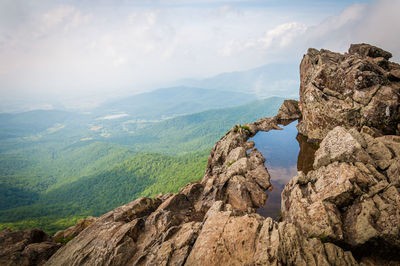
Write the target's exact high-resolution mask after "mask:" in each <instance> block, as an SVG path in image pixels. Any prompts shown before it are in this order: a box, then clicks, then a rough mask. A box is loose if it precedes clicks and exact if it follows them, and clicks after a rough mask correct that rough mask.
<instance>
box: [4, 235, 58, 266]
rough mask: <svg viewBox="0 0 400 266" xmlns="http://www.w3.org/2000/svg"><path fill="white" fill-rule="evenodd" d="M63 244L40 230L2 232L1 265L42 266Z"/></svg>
mask: <svg viewBox="0 0 400 266" xmlns="http://www.w3.org/2000/svg"><path fill="white" fill-rule="evenodd" d="M60 247H61V244H59V243H56V242H55V241H54V239H53V238H52V237H51V236H49V235H47V234H46V233H45V232H43V231H42V230H39V229H30V230H21V231H11V230H8V229H4V230H2V231H1V232H0V265H5V266H6V265H21V266H23V265H29V266H31V265H42V264H44V263H45V262H46V261H47V260H48V259H49V258H50V257H51V256H52V255H53V254H54V253H55V252H56V251H57V250H58V249H59V248H60Z"/></svg>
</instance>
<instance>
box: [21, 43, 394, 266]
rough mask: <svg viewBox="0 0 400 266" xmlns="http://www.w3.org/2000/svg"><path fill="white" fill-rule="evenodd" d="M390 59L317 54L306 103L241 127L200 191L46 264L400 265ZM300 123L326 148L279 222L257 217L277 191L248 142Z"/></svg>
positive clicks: (304, 86) (140, 212) (103, 230)
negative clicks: (292, 122) (260, 133)
mask: <svg viewBox="0 0 400 266" xmlns="http://www.w3.org/2000/svg"><path fill="white" fill-rule="evenodd" d="M390 56H391V54H390V53H388V52H385V51H383V50H382V49H379V48H377V47H373V46H370V45H366V44H361V45H352V46H351V47H350V50H349V53H348V54H344V55H341V54H337V53H332V52H329V51H326V50H321V51H317V50H314V49H310V50H309V52H308V53H307V55H305V57H304V58H303V61H302V63H301V88H300V102H297V101H293V100H287V101H285V102H284V103H283V104H282V106H281V108H280V110H279V112H278V114H277V115H276V116H275V117H272V118H262V119H260V120H258V121H256V122H254V123H251V124H245V125H243V126H241V125H236V126H234V127H233V128H232V129H231V130H230V131H229V132H228V133H227V134H226V135H225V136H224V137H222V138H221V140H220V141H218V142H217V143H216V144H215V146H214V147H213V148H212V150H211V152H210V157H209V160H208V164H207V169H206V172H205V175H204V177H203V179H202V181H201V182H192V183H189V184H187V185H186V186H184V187H183V188H182V189H181V190H180V191H179V192H178V193H176V194H166V195H160V196H158V197H157V198H139V199H137V200H135V201H133V202H131V203H128V204H126V205H124V206H121V207H119V208H117V209H115V210H113V211H110V212H108V213H106V214H104V215H103V216H101V217H99V218H97V219H91V220H90V223H85V222H82V223H80V224H78V225H76V226H74V227H71V228H69V229H67V230H64V231H62V232H59V233H57V235H56V236H58V237H62V238H63V239H68V240H69V238H72V237H74V238H73V239H72V240H70V241H69V242H68V243H67V244H66V245H65V246H63V247H62V248H60V249H59V250H58V251H57V252H56V253H55V254H54V255H53V256H51V258H50V259H49V260H48V261H47V262H46V265H360V264H361V265H383V264H385V265H398V264H399V263H400V258H399V255H398V254H400V204H399V201H400V194H399V191H400V136H399V113H400V112H399V88H400V86H399V80H400V77H399V73H398V70H399V69H400V68H399V65H397V64H395V63H392V62H389V61H388V59H389V58H390ZM293 119H301V120H300V123H299V126H298V128H299V131H300V132H302V133H303V134H304V135H306V136H308V137H309V139H310V140H312V141H318V142H319V141H321V142H320V143H319V148H318V150H317V151H316V153H315V160H314V162H313V164H312V166H311V165H309V166H308V168H309V169H308V170H309V171H308V172H307V173H304V172H299V173H298V175H297V176H296V177H294V178H293V179H292V180H291V181H290V182H289V183H288V184H287V185H286V187H285V189H284V191H283V193H282V215H283V220H282V221H281V222H277V221H274V220H272V219H271V218H265V217H262V216H260V215H258V214H257V213H256V212H255V211H256V209H257V208H259V207H261V206H264V204H265V201H266V200H267V195H266V194H265V190H268V189H273V188H272V186H271V183H270V175H269V173H268V170H267V169H266V168H265V166H264V161H265V159H264V158H263V156H262V154H261V153H260V152H259V151H257V149H256V148H254V143H253V142H249V141H248V139H249V138H250V137H252V136H254V135H255V134H256V133H257V132H258V131H260V130H261V131H269V130H279V129H280V127H279V125H278V124H285V123H287V121H289V120H293ZM396 134H397V135H396ZM315 147H318V145H316V146H315ZM26 265H28V264H26Z"/></svg>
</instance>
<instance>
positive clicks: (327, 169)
mask: <svg viewBox="0 0 400 266" xmlns="http://www.w3.org/2000/svg"><path fill="white" fill-rule="evenodd" d="M399 138H400V136H388V135H387V136H383V137H379V138H373V137H372V136H370V135H368V134H366V133H362V132H358V131H357V130H356V129H351V130H346V129H344V128H342V127H336V128H334V129H333V130H331V131H330V132H328V134H327V136H326V137H325V138H324V140H323V141H322V142H321V145H320V148H319V149H318V150H317V152H316V157H315V161H314V169H315V170H313V171H311V172H309V173H308V174H307V175H306V176H305V175H304V174H302V173H300V174H299V175H298V176H297V177H294V178H293V179H292V180H291V181H290V182H289V184H288V185H287V186H286V187H285V189H284V191H283V192H282V214H283V217H284V220H285V221H287V222H291V223H294V224H295V225H296V226H297V228H299V229H300V230H301V231H302V232H303V233H304V234H305V235H306V236H309V237H310V236H319V237H324V238H328V239H330V240H331V241H332V242H333V243H345V244H347V245H349V246H351V247H353V248H354V249H358V250H368V248H369V247H374V246H375V247H376V246H381V247H382V248H381V249H380V250H379V253H382V254H386V253H387V254H388V255H389V256H393V255H394V254H399V253H398V252H399V251H400V223H399V221H400V186H399V178H400V176H399V169H400V168H399V162H400V157H399V153H398V149H399V144H400V143H399V142H398V141H399ZM395 151H396V152H395ZM383 247H384V248H383ZM374 249H375V250H374V251H377V249H376V248H374Z"/></svg>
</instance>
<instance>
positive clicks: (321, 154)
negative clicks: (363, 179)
mask: <svg viewBox="0 0 400 266" xmlns="http://www.w3.org/2000/svg"><path fill="white" fill-rule="evenodd" d="M356 161H357V162H363V163H372V162H373V160H372V159H371V158H370V156H369V155H368V153H367V152H365V151H364V149H362V146H361V144H360V143H358V141H357V140H356V139H355V138H354V137H353V136H352V135H351V134H350V133H349V132H347V130H346V129H344V128H342V127H339V126H338V127H335V128H334V129H333V130H331V131H330V132H329V133H328V134H327V136H326V138H324V140H323V141H322V142H321V144H320V148H319V149H318V150H317V152H316V153H315V161H314V169H317V168H319V167H321V166H325V165H328V164H330V163H332V162H356Z"/></svg>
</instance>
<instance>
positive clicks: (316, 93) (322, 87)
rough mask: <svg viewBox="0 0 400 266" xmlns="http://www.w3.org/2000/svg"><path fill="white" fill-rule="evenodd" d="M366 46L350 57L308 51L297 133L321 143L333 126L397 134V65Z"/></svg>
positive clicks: (354, 47)
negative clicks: (368, 128)
mask: <svg viewBox="0 0 400 266" xmlns="http://www.w3.org/2000/svg"><path fill="white" fill-rule="evenodd" d="M390 57H391V54H390V53H389V52H386V51H384V50H382V49H380V48H377V47H375V46H371V45H368V44H356V45H351V47H350V49H349V53H347V54H344V55H343V54H339V53H334V52H330V51H328V50H323V49H322V50H320V51H318V50H315V49H309V50H308V53H307V54H306V55H305V56H304V57H303V60H302V62H301V65H300V103H299V108H300V110H301V113H302V121H301V122H300V123H299V124H298V129H299V132H300V133H302V134H303V135H305V136H308V138H309V139H311V140H317V141H321V140H322V139H323V138H324V137H325V136H326V134H327V133H328V132H329V131H330V130H331V129H333V128H334V127H336V126H342V127H344V128H348V129H349V128H351V127H356V128H357V129H361V128H362V126H364V125H366V126H369V127H373V128H376V129H377V130H379V131H380V132H382V133H384V134H396V132H397V133H398V129H399V120H400V96H399V93H400V83H399V81H400V79H399V78H397V75H398V72H399V71H400V65H398V64H396V63H393V62H390V61H388V59H389V58H390Z"/></svg>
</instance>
